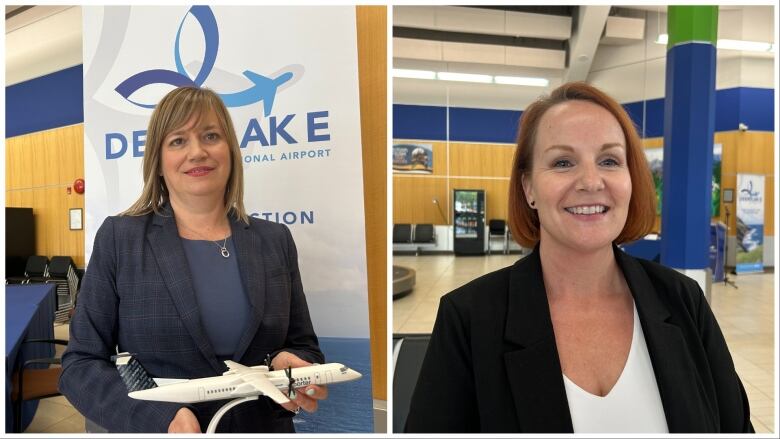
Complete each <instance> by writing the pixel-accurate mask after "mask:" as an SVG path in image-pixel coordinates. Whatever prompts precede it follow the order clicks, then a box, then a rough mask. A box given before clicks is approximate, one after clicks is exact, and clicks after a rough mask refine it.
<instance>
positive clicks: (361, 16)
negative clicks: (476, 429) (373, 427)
mask: <svg viewBox="0 0 780 439" xmlns="http://www.w3.org/2000/svg"><path fill="white" fill-rule="evenodd" d="M357 31H358V70H359V78H360V130H361V137H362V143H363V200H364V205H365V220H366V264H367V268H368V309H369V317H370V321H369V325H370V329H371V377H372V385H373V389H374V390H373V394H374V399H380V400H385V401H386V400H387V294H388V291H387V8H386V7H385V6H357Z"/></svg>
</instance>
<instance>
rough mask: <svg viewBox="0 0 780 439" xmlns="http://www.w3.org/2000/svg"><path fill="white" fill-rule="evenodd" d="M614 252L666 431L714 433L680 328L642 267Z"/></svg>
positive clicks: (697, 373)
mask: <svg viewBox="0 0 780 439" xmlns="http://www.w3.org/2000/svg"><path fill="white" fill-rule="evenodd" d="M614 253H615V259H616V260H617V262H618V265H619V266H620V268H621V270H622V271H623V276H624V277H625V279H626V282H627V283H628V287H629V289H630V290H631V294H632V295H633V296H634V303H635V304H636V308H637V313H638V314H639V321H640V322H641V323H642V331H643V332H644V336H645V343H646V344H647V350H648V352H649V354H650V360H651V362H652V364H653V372H654V374H655V379H656V382H657V384H658V391H659V393H660V395H661V402H662V404H663V406H664V414H665V415H666V423H667V426H668V427H669V431H670V432H675V433H686V432H699V433H701V432H707V431H717V428H718V427H717V425H716V424H715V423H713V417H712V411H711V409H712V408H711V407H708V404H707V398H706V397H705V395H704V389H703V386H702V383H701V379H700V378H699V371H698V368H697V367H696V365H695V364H694V362H693V359H692V357H691V354H690V352H691V350H690V348H689V347H688V345H687V342H686V340H685V337H684V336H683V331H682V329H681V328H680V327H678V326H677V325H675V324H674V322H673V319H672V315H671V313H670V312H669V307H668V305H666V304H665V303H664V301H663V300H662V298H661V294H660V292H659V291H656V289H655V287H654V285H653V283H652V281H651V280H650V278H649V277H648V275H647V272H646V271H645V269H644V268H643V267H642V265H641V264H640V263H639V262H638V261H637V260H636V259H634V258H633V257H631V256H629V255H627V254H626V253H625V252H623V251H622V250H621V249H619V248H617V247H614Z"/></svg>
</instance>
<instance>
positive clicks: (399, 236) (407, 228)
mask: <svg viewBox="0 0 780 439" xmlns="http://www.w3.org/2000/svg"><path fill="white" fill-rule="evenodd" d="M393 244H429V245H430V244H432V245H433V246H435V245H436V231H435V229H434V228H433V224H393ZM421 252H422V247H421V246H419V245H418V246H417V248H416V252H415V253H416V254H417V255H419V254H420V253H421Z"/></svg>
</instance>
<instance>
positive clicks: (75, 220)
mask: <svg viewBox="0 0 780 439" xmlns="http://www.w3.org/2000/svg"><path fill="white" fill-rule="evenodd" d="M70 229H71V230H83V229H84V209H82V208H80V207H76V208H73V209H70Z"/></svg>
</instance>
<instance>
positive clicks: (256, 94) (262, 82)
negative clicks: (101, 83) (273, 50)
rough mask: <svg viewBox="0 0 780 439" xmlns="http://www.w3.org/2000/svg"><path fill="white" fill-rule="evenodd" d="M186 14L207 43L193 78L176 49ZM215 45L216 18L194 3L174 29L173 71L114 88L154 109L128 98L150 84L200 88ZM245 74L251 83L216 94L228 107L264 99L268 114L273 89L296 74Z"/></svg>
mask: <svg viewBox="0 0 780 439" xmlns="http://www.w3.org/2000/svg"><path fill="white" fill-rule="evenodd" d="M188 15H192V16H193V17H195V20H197V22H198V24H199V25H200V28H201V30H202V31H203V37H204V39H205V43H206V45H205V52H204V55H203V64H202V65H201V67H200V69H199V71H198V73H197V74H196V75H195V79H191V78H190V76H189V73H188V72H187V70H186V69H185V68H184V65H183V63H182V60H181V52H180V50H179V44H180V41H181V31H182V29H183V27H184V21H185V20H186V18H187V16H188ZM218 48H219V29H218V28H217V20H216V18H215V17H214V13H213V12H212V11H211V8H210V7H208V6H193V7H191V8H190V9H189V11H188V12H187V14H185V16H184V18H182V22H181V23H180V24H179V30H178V31H177V32H176V42H175V44H174V52H173V55H174V61H175V63H176V71H173V70H166V69H152V70H146V71H143V72H140V73H136V74H135V75H132V76H131V77H129V78H127V79H125V80H124V81H122V82H121V83H120V84H119V85H117V86H116V88H115V90H116V91H117V93H119V94H120V95H121V96H122V97H124V98H125V99H127V100H128V101H129V102H131V103H133V104H135V105H137V106H139V107H143V108H154V107H155V104H145V103H141V102H136V101H134V100H132V99H130V96H131V95H132V94H133V93H135V92H136V91H138V90H139V89H141V88H143V87H145V86H147V85H150V84H169V85H173V86H175V87H184V86H190V87H201V86H202V85H203V83H204V82H205V81H206V79H207V78H208V76H209V74H210V73H211V70H212V69H213V68H214V63H215V61H216V58H217V50H218ZM290 67H293V66H288V67H287V68H290ZM298 73H302V70H299V72H298ZM244 76H245V77H246V78H247V79H249V80H250V81H252V83H253V85H252V86H250V87H249V88H247V89H245V90H242V91H239V92H235V93H225V94H219V96H220V98H222V100H223V102H224V103H225V105H226V106H228V107H242V106H244V105H250V104H253V103H255V102H259V101H263V113H264V115H265V116H266V117H267V116H268V115H269V114H271V110H272V109H273V104H274V99H275V98H276V92H277V91H278V89H279V86H281V85H282V84H284V83H286V82H288V81H290V80H291V79H293V76H295V74H294V73H293V71H285V72H283V73H281V74H280V75H279V76H277V77H275V78H268V77H266V76H263V75H260V74H258V73H255V72H253V71H251V70H245V71H244Z"/></svg>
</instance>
